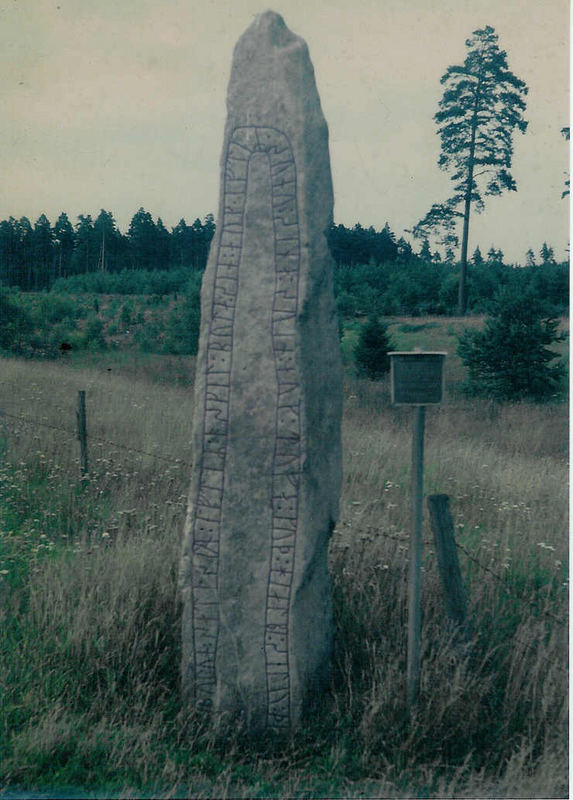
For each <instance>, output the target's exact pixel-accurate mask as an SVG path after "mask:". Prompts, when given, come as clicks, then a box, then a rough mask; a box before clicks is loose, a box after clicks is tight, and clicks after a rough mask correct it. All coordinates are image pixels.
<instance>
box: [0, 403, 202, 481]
mask: <svg viewBox="0 0 573 800" xmlns="http://www.w3.org/2000/svg"><path fill="white" fill-rule="evenodd" d="M2 417H9V418H10V419H17V420H19V421H20V422H25V423H26V424H27V425H38V426H39V427H41V428H51V429H52V430H55V431H61V432H62V433H67V434H68V435H69V436H73V437H76V436H77V435H78V434H77V431H71V430H69V429H68V428H62V427H61V426H60V425H52V424H50V423H48V422H40V421H39V420H36V419H33V418H32V417H21V416H19V415H17V414H9V413H8V412H6V411H4V410H1V409H0V418H2ZM88 439H89V440H90V441H91V442H93V443H94V444H96V445H97V444H101V445H104V444H107V445H110V446H111V447H117V448H118V450H127V451H128V452H130V453H138V454H139V455H142V456H149V457H150V458H156V459H158V460H159V461H166V462H168V463H169V464H177V465H181V464H182V465H183V466H186V467H191V466H192V465H191V464H190V463H189V462H188V461H183V459H181V458H169V457H168V456H164V455H160V454H159V453H149V452H148V451H147V450H140V449H139V448H137V447H130V446H129V445H125V444H119V442H112V441H111V440H110V439H103V438H101V437H97V438H95V437H93V436H91V435H90V436H88Z"/></svg>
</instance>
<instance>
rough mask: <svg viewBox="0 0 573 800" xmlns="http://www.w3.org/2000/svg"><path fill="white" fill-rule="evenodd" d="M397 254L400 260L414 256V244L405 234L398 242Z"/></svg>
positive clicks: (407, 259) (406, 259)
mask: <svg viewBox="0 0 573 800" xmlns="http://www.w3.org/2000/svg"><path fill="white" fill-rule="evenodd" d="M396 256H397V258H398V259H399V260H400V261H409V260H410V259H411V258H412V245H411V244H410V243H409V242H407V241H406V240H405V239H404V237H403V236H400V238H399V239H398V241H397V242H396Z"/></svg>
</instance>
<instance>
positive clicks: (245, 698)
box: [180, 11, 342, 732]
mask: <svg viewBox="0 0 573 800" xmlns="http://www.w3.org/2000/svg"><path fill="white" fill-rule="evenodd" d="M227 110H228V117H227V124H226V128H225V137H224V144H223V153H222V159H221V188H220V205H219V216H218V225H217V232H216V234H215V238H214V240H213V244H212V247H211V253H210V256H209V263H208V266H207V270H206V273H205V277H204V280H203V288H202V298H201V313H202V322H201V337H200V346H199V354H198V358H197V371H196V386H195V413H194V422H193V437H194V439H193V440H194V454H193V464H194V466H193V472H192V480H191V489H190V499H189V509H188V514H187V520H186V526H185V532H184V545H183V553H182V559H181V575H180V581H181V590H182V597H183V608H184V612H183V629H182V632H183V661H182V679H183V688H184V692H185V695H186V697H187V698H188V701H189V703H191V704H194V705H195V706H197V707H199V708H202V709H205V711H206V712H208V713H209V714H210V715H211V716H212V717H213V719H215V720H219V719H221V718H225V717H229V718H234V717H236V716H239V717H241V718H242V719H243V720H244V721H245V723H246V725H247V727H248V729H250V730H251V731H258V730H265V729H275V730H277V731H279V732H283V731H287V730H289V729H292V727H293V726H294V725H296V723H297V722H298V720H299V719H300V717H301V714H302V712H303V710H304V709H305V708H306V707H307V706H308V704H309V703H311V702H312V699H313V698H314V697H316V696H317V695H318V693H319V691H320V689H321V688H322V687H323V685H324V683H325V681H326V680H327V679H328V671H329V662H330V651H331V643H332V619H331V597H330V585H329V577H328V567H327V546H328V540H329V536H330V533H331V531H332V527H333V525H334V522H335V521H336V517H337V512H338V494H339V488H340V478H341V445H340V419H341V411H342V399H341V398H342V390H341V367H340V352H339V343H338V335H337V322H336V315H335V309H334V299H333V290H332V264H331V259H330V255H329V253H328V248H327V244H326V237H325V231H326V228H327V226H328V224H329V222H330V221H331V219H332V205H333V198H332V182H331V176H330V162H329V154H328V131H327V127H326V123H325V121H324V117H323V115H322V111H321V107H320V100H319V97H318V93H317V90H316V85H315V81H314V71H313V68H312V64H311V62H310V58H309V55H308V49H307V47H306V44H305V43H304V41H303V40H302V39H300V38H299V37H297V36H295V35H294V34H293V33H291V31H289V29H288V28H287V27H286V25H285V23H284V21H283V19H282V18H281V17H280V16H279V15H278V14H275V13H274V12H271V11H267V12H266V13H264V14H261V15H260V16H258V17H257V18H256V19H255V21H254V22H253V24H252V25H251V26H250V27H249V28H248V30H247V31H246V32H245V33H244V35H243V36H242V37H241V39H240V40H239V41H238V43H237V45H236V47H235V52H234V58H233V66H232V70H231V79H230V83H229V89H228V96H227Z"/></svg>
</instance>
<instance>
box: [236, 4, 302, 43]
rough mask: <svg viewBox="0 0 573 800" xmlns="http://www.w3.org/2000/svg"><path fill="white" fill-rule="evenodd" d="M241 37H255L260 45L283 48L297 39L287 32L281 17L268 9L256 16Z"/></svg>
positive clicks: (290, 32) (289, 31) (287, 29)
mask: <svg viewBox="0 0 573 800" xmlns="http://www.w3.org/2000/svg"><path fill="white" fill-rule="evenodd" d="M243 36H244V37H249V38H250V37H256V38H257V39H258V40H259V43H260V44H262V43H265V44H270V45H274V46H275V47H284V46H285V45H287V44H290V43H291V42H292V41H294V40H296V39H298V38H299V37H298V36H296V35H295V34H294V33H293V32H292V31H291V30H289V28H288V27H287V25H286V23H285V21H284V19H283V18H282V17H281V15H280V14H277V12H276V11H271V10H270V9H269V10H268V11H263V13H262V14H257V16H256V17H255V19H254V21H253V23H252V24H251V25H250V26H249V27H248V28H247V30H246V31H245V33H244V34H243Z"/></svg>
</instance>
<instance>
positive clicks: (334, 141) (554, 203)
mask: <svg viewBox="0 0 573 800" xmlns="http://www.w3.org/2000/svg"><path fill="white" fill-rule="evenodd" d="M268 7H269V5H268V3H267V2H259V0H155V1H154V2H151V0H0V65H1V66H0V70H1V73H2V75H1V81H2V103H1V104H0V122H1V123H2V129H3V132H4V133H3V136H2V146H1V147H0V176H1V182H0V187H1V188H0V219H6V218H7V217H8V216H9V215H13V216H15V217H20V216H23V215H25V216H27V217H29V218H30V219H31V220H32V222H34V221H35V220H36V219H37V217H38V216H39V215H40V214H41V213H43V212H44V213H46V214H47V216H48V217H49V219H50V220H51V221H52V222H53V221H54V220H55V219H56V217H57V216H58V214H59V213H60V212H61V211H66V212H67V213H68V214H69V216H70V218H71V219H72V221H75V218H76V216H77V214H80V213H90V214H92V215H97V213H98V212H99V210H100V209H101V208H105V209H106V210H109V211H112V212H113V213H114V215H115V218H116V220H117V222H118V225H119V227H120V228H121V230H123V231H125V230H126V228H127V227H128V225H129V221H130V219H131V217H132V216H133V214H134V213H135V211H137V209H138V208H139V207H140V206H143V207H144V208H145V209H146V210H148V211H150V212H151V213H152V214H153V215H154V217H157V216H161V218H162V219H163V221H164V223H165V224H166V225H167V226H168V227H171V226H174V225H176V224H177V222H178V221H179V219H180V218H181V217H184V218H185V219H186V220H187V222H192V221H193V220H194V219H195V218H196V217H204V216H205V214H207V213H209V212H213V213H216V211H217V202H218V199H217V193H218V163H219V156H220V150H221V145H222V137H223V125H224V119H225V93H226V86H227V81H228V77H229V71H230V64H231V55H232V49H233V46H234V43H235V42H236V40H237V39H238V37H239V36H240V35H241V34H242V32H243V31H244V30H245V28H247V27H248V25H249V24H250V23H251V21H252V19H253V16H254V15H255V14H257V13H260V12H261V11H264V10H266V9H267V8H268ZM271 7H272V8H273V9H274V10H275V11H278V12H279V13H281V14H282V15H283V17H284V19H285V21H286V23H287V25H288V26H289V27H290V28H291V29H292V30H293V31H294V32H295V33H297V34H299V35H300V36H302V37H303V38H304V39H305V40H306V41H307V43H308V45H309V49H310V54H311V58H312V60H313V63H314V67H315V72H316V78H317V84H318V90H319V93H320V95H321V101H322V106H323V110H324V114H325V117H326V119H327V122H328V125H329V129H330V150H331V162H332V172H333V180H334V191H335V209H334V216H335V221H336V222H342V223H344V224H345V225H352V224H354V223H355V222H357V221H360V222H361V223H362V224H363V225H365V226H368V225H374V226H375V227H376V228H381V227H382V226H383V225H384V223H385V222H386V221H388V222H389V224H390V227H391V228H392V230H394V232H395V233H396V234H397V235H398V236H400V235H402V234H403V232H404V229H406V228H410V227H411V226H412V225H413V224H415V223H416V222H417V221H418V220H419V219H420V218H421V217H422V216H424V214H425V213H426V211H427V210H428V209H429V208H430V206H431V204H432V203H433V202H437V201H441V200H445V199H446V198H447V197H448V195H449V192H450V189H451V183H450V181H449V179H448V177H447V176H446V175H445V174H444V173H442V172H440V170H439V169H438V167H437V163H436V162H437V158H438V155H439V139H438V137H437V135H436V132H435V131H436V128H435V123H434V122H433V115H434V114H435V112H436V111H437V106H438V101H439V99H440V97H441V94H442V87H441V86H440V77H441V76H442V74H443V73H444V71H445V69H446V68H447V67H448V66H449V65H450V64H461V63H462V62H463V60H464V57H465V44H464V43H465V40H466V38H467V37H468V36H469V35H470V34H471V33H472V31H474V30H475V29H477V28H481V27H484V26H485V25H492V26H493V27H494V28H495V30H496V32H497V33H498V35H499V39H500V46H501V47H502V48H503V49H504V50H506V52H507V54H508V63H509V67H510V69H511V70H512V71H513V72H514V73H515V74H516V75H517V76H518V77H519V78H521V79H522V80H524V81H525V82H526V83H527V85H528V87H529V95H528V98H527V102H528V108H527V112H526V118H527V119H528V120H529V128H528V131H527V133H526V134H525V135H521V134H519V133H517V134H516V138H515V154H514V162H513V174H514V177H515V178H516V180H517V185H518V191H517V193H511V194H506V195H503V196H502V197H500V198H489V199H488V201H487V203H486V210H485V212H484V213H483V214H482V215H481V216H477V215H474V216H473V220H472V225H471V229H470V251H473V249H474V248H475V246H476V245H478V244H479V246H480V247H481V249H482V252H484V253H485V252H487V250H488V249H489V247H490V246H491V245H492V244H493V245H494V246H495V247H496V248H501V249H502V250H503V252H504V254H505V256H506V260H507V261H519V262H523V261H524V258H525V252H526V250H527V249H528V248H529V247H532V248H533V250H534V251H535V252H536V253H538V252H539V249H540V248H541V245H542V243H543V242H544V241H547V242H548V243H549V244H551V245H552V246H553V247H554V249H555V253H556V256H557V257H558V258H564V257H565V253H566V248H567V247H568V238H569V221H568V220H569V216H568V215H569V209H568V201H566V200H561V192H562V190H563V184H564V180H565V175H564V173H565V171H566V170H567V169H568V162H569V150H568V144H567V143H566V142H565V140H564V138H563V137H562V136H561V134H560V130H561V128H562V127H563V126H565V125H567V124H569V64H568V58H569V41H568V31H569V3H568V0H281V2H280V3H278V2H277V4H275V5H274V6H271Z"/></svg>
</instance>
